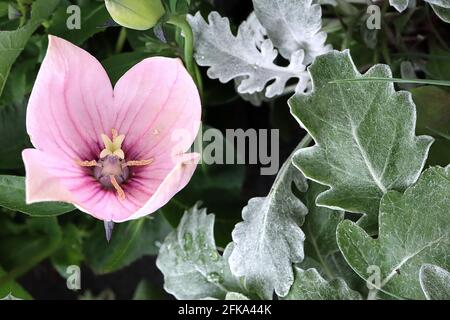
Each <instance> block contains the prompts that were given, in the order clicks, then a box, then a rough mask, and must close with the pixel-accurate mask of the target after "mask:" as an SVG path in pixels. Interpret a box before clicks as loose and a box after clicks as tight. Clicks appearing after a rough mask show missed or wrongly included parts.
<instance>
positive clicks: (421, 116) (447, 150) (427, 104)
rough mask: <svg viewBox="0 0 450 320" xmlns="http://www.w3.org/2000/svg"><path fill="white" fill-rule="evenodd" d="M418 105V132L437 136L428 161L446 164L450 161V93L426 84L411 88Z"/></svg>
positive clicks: (431, 163)
mask: <svg viewBox="0 0 450 320" xmlns="http://www.w3.org/2000/svg"><path fill="white" fill-rule="evenodd" d="M411 93H412V95H413V100H414V102H415V104H416V107H417V130H416V132H417V134H429V135H431V136H433V137H434V138H435V140H436V141H435V142H434V143H433V145H432V146H431V149H430V154H429V156H428V160H427V163H428V164H429V165H441V166H445V165H447V164H448V163H450V139H448V138H446V137H449V136H450V103H449V101H450V93H449V92H448V91H446V90H443V89H441V88H437V87H433V86H425V87H419V88H414V89H412V90H411Z"/></svg>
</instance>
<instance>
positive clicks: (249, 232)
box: [229, 143, 308, 299]
mask: <svg viewBox="0 0 450 320" xmlns="http://www.w3.org/2000/svg"><path fill="white" fill-rule="evenodd" d="M301 144H302V143H301ZM301 144H300V145H301ZM300 147H301V146H299V147H298V148H300ZM291 160H292V156H291V157H289V159H288V160H287V161H286V162H285V163H284V165H283V167H282V168H281V169H280V172H279V174H278V176H277V178H276V180H275V183H274V185H273V186H272V189H271V190H270V193H269V194H268V195H267V197H263V198H252V199H250V201H249V202H248V205H247V206H246V207H245V208H244V209H243V210H242V218H243V220H244V221H243V222H241V223H239V224H237V225H236V227H235V228H234V230H233V233H232V237H233V242H234V243H235V248H234V250H233V252H232V253H231V256H230V260H229V263H230V268H231V271H232V272H233V274H234V275H236V276H238V277H243V278H244V280H245V286H246V288H247V289H248V290H250V291H254V292H257V293H258V295H259V296H260V297H261V298H263V299H271V298H272V296H273V291H274V290H275V292H276V293H277V295H279V296H285V295H286V294H287V293H288V291H289V288H290V287H291V285H292V283H293V282H294V273H293V267H292V264H293V263H298V262H300V261H302V260H303V257H304V255H303V241H304V240H305V235H304V233H303V231H302V230H301V229H300V226H301V225H302V224H303V221H304V217H305V215H306V214H307V212H308V211H307V208H306V207H305V205H304V204H303V203H302V202H301V201H300V200H299V199H298V198H297V197H296V196H295V194H294V193H293V190H292V184H295V186H296V187H297V188H298V189H299V190H300V191H306V189H307V183H306V179H305V178H304V177H303V175H302V174H301V173H300V171H298V170H297V168H295V167H294V166H293V165H292V163H291Z"/></svg>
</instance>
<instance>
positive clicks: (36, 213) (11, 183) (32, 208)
mask: <svg viewBox="0 0 450 320" xmlns="http://www.w3.org/2000/svg"><path fill="white" fill-rule="evenodd" d="M0 206H1V207H5V208H7V209H9V210H13V211H19V212H22V213H25V214H28V215H30V216H33V217H51V216H57V215H60V214H63V213H67V212H70V211H73V210H75V208H74V207H73V206H72V205H71V204H67V203H60V202H41V203H34V204H30V205H27V204H26V203H25V178H24V177H17V176H4V175H0Z"/></svg>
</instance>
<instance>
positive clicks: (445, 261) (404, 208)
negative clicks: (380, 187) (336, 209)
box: [337, 166, 450, 299]
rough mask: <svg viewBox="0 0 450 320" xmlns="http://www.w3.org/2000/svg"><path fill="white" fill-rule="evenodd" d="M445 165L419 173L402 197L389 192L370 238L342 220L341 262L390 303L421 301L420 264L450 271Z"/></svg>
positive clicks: (448, 172)
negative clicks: (375, 232) (393, 299)
mask: <svg viewBox="0 0 450 320" xmlns="http://www.w3.org/2000/svg"><path fill="white" fill-rule="evenodd" d="M449 215H450V166H448V167H447V168H445V169H444V168H441V167H432V168H430V169H427V170H425V171H424V173H423V174H422V176H421V177H420V179H419V180H418V182H417V183H416V184H415V185H414V186H412V187H410V188H408V189H407V190H406V191H405V192H404V193H403V194H402V193H399V192H396V191H390V192H388V193H387V194H386V195H384V197H383V199H382V201H381V206H380V218H379V219H380V231H379V235H378V238H377V239H373V238H372V237H370V236H369V235H368V234H367V233H366V232H365V231H364V230H363V229H361V228H360V227H358V226H357V225H356V224H354V223H352V222H350V221H348V220H345V221H343V222H341V223H340V224H339V226H338V231H337V240H338V245H339V248H340V250H341V252H342V253H343V255H344V257H345V259H346V261H347V262H348V263H349V264H350V266H351V267H352V268H353V270H355V272H357V273H358V275H359V276H360V277H361V278H363V279H364V280H370V278H371V277H372V280H374V278H373V276H374V275H375V276H377V274H374V272H378V271H377V269H378V270H379V272H380V273H379V274H378V275H379V280H380V281H379V283H376V282H375V283H374V282H373V281H370V282H371V283H372V284H373V285H374V286H375V288H377V289H378V290H382V291H383V292H384V293H387V294H389V295H391V296H393V297H396V298H407V299H423V298H424V297H425V295H424V293H423V291H422V288H421V285H420V283H419V271H420V268H421V267H422V265H423V264H434V265H438V266H440V267H442V268H446V269H449V268H450V225H449V223H448V221H449V217H450V216H449Z"/></svg>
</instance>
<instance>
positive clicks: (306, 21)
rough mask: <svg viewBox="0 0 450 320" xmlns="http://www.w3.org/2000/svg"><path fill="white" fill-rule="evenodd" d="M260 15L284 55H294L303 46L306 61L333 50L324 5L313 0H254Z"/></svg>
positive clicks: (286, 56)
mask: <svg viewBox="0 0 450 320" xmlns="http://www.w3.org/2000/svg"><path fill="white" fill-rule="evenodd" d="M253 6H254V8H255V13H256V16H257V17H258V20H259V21H260V22H261V24H262V25H263V26H264V28H265V29H266V30H267V34H268V36H269V38H270V39H271V40H272V42H273V44H274V45H275V47H277V48H278V50H279V51H280V53H281V55H282V56H283V57H285V58H286V59H290V57H291V56H292V54H294V53H295V52H297V51H299V50H304V52H305V60H304V63H305V64H309V63H311V62H312V61H313V60H314V58H315V57H317V56H319V55H321V54H324V53H326V52H328V51H330V50H331V46H329V45H325V41H326V39H327V34H326V33H325V32H321V31H320V30H321V29H322V9H321V8H320V5H318V4H313V2H312V0H303V1H298V0H253Z"/></svg>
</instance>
